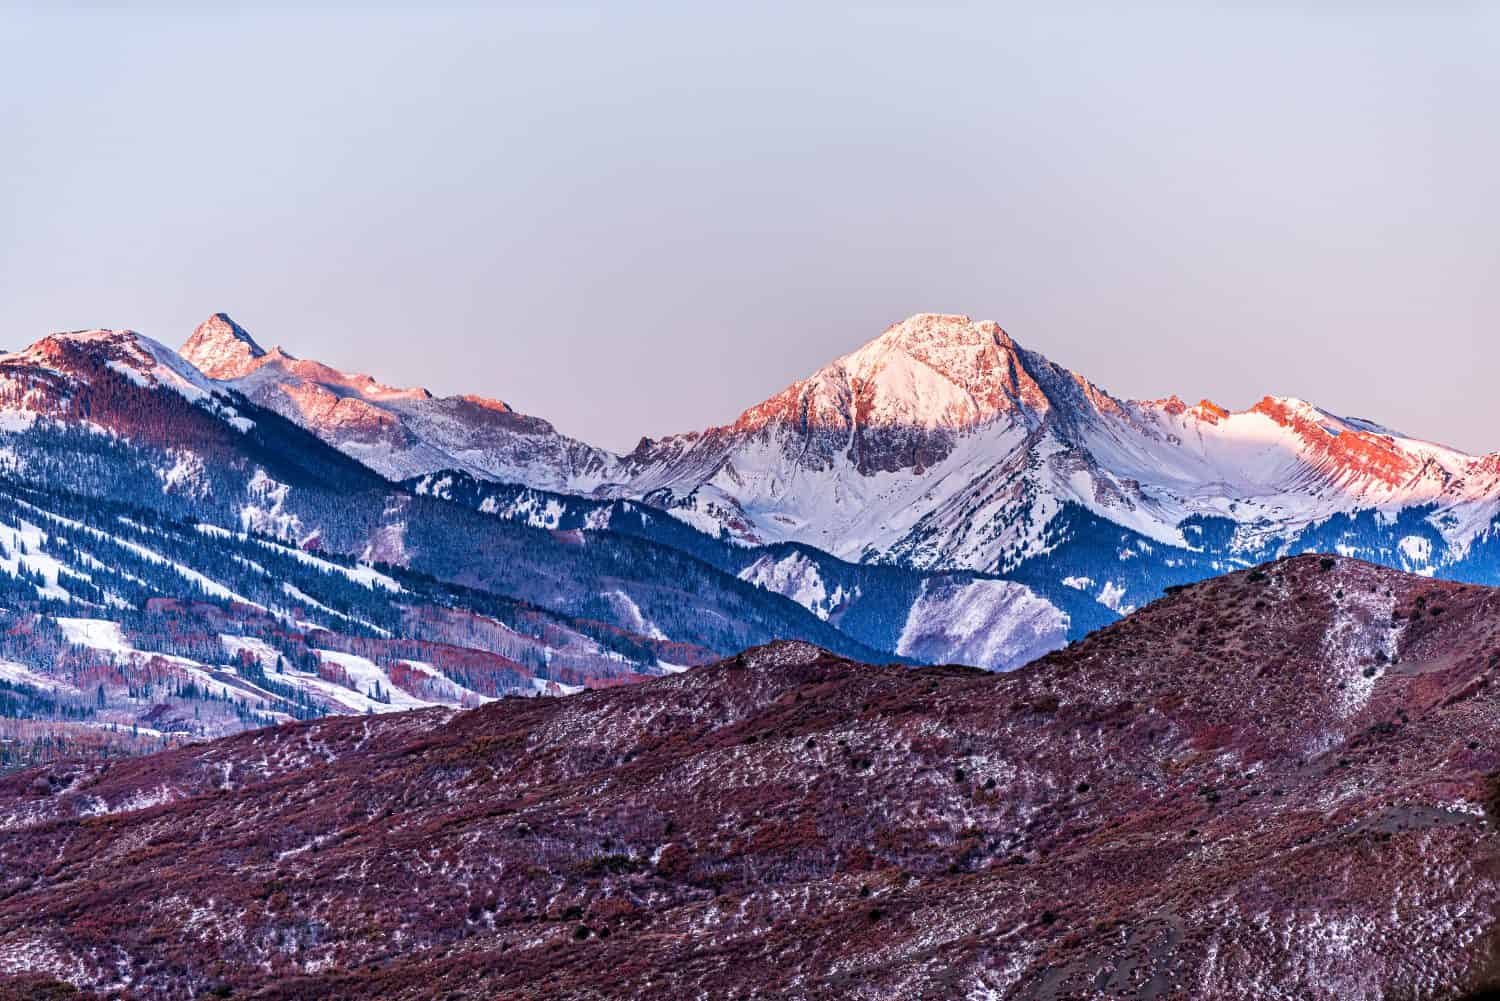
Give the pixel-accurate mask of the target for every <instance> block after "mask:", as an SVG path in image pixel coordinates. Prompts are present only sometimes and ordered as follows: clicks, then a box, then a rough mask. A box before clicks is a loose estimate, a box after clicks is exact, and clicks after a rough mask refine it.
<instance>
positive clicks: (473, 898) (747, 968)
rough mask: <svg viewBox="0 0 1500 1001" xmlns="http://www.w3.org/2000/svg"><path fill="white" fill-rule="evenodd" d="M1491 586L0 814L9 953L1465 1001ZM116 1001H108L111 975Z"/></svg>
mask: <svg viewBox="0 0 1500 1001" xmlns="http://www.w3.org/2000/svg"><path fill="white" fill-rule="evenodd" d="M1497 669H1500V593H1497V592H1495V591H1492V590H1489V589H1486V588H1481V587H1474V586H1468V585H1459V584H1451V583H1443V582H1434V581H1430V580H1426V579H1423V578H1419V577H1413V576H1408V575H1403V574H1400V573H1397V572H1394V571H1390V570H1387V569H1384V568H1380V567H1375V566H1371V565H1368V564H1363V563H1359V562H1356V561H1352V560H1345V559H1340V558H1334V557H1328V558H1320V557H1302V558H1297V559H1292V560H1285V561H1278V562H1275V563H1272V564H1269V565H1265V566H1262V567H1259V568H1256V569H1254V570H1252V571H1247V572H1241V573H1236V574H1232V575H1229V576H1226V577H1223V578H1219V579H1215V580H1212V581H1208V582H1205V583H1203V584H1199V585H1195V586H1192V587H1189V588H1186V589H1183V590H1181V591H1178V592H1176V593H1174V594H1173V595H1170V596H1168V597H1167V598H1165V599H1163V600H1161V601H1159V602H1156V603H1154V604H1152V605H1151V606H1149V607H1147V608H1144V609H1141V610H1140V611H1138V612H1136V613H1134V614H1133V615H1130V616H1129V617H1127V618H1126V619H1125V620H1124V621H1122V622H1120V623H1119V624H1117V625H1114V626H1111V627H1109V628H1107V629H1104V630H1102V631H1101V632H1099V633H1097V634H1096V635H1094V636H1092V637H1090V638H1089V639H1088V640H1087V641H1085V642H1083V643H1080V644H1075V645H1074V646H1072V647H1070V648H1069V649H1068V650H1066V651H1061V652H1058V653H1055V654H1052V655H1049V656H1048V657H1046V658H1043V659H1042V660H1040V661H1038V662H1036V663H1035V664H1033V665H1031V666H1029V667H1027V668H1025V669H1023V670H1021V671H1019V672H1016V673H1013V674H1009V675H986V674H982V673H979V672H974V671H969V670H963V669H938V668H932V669H920V670H910V669H902V668H895V667H873V666H869V665H862V664H855V663H852V662H849V661H846V660H841V659H839V658H836V657H832V656H829V655H827V654H825V653H823V652H822V651H820V650H818V649H817V648H814V647H810V646H805V645H799V644H779V645H774V646H770V647H765V648H761V649H757V650H753V651H749V652H747V653H745V654H743V655H741V656H738V657H734V658H731V659H729V660H727V661H724V662H722V663H720V664H718V665H715V666H710V667H706V668H702V669H698V670H695V671H693V672H690V673H687V674H683V675H678V676H674V677H671V678H666V679H662V680H659V681H654V682H649V683H646V684H644V685H638V686H632V687H630V688H625V689H614V690H610V691H600V692H589V693H585V694H581V695H576V696H570V697H568V698H565V699H560V700H547V701H503V702H500V703H496V704H492V705H487V706H485V707H483V708H481V709H478V710H475V711H472V712H463V713H455V712H453V711H451V710H441V709H434V710H426V711H419V712H416V713H410V714H400V715H394V716H388V717H381V718H378V719H371V720H366V719H345V720H325V721H319V722H315V723H310V724H303V725H295V726H291V727H284V728H280V729H278V730H275V731H268V732H261V733H255V734H246V735H242V736H240V737H236V738H232V739H230V740H226V741H220V742H217V743H214V744H210V745H206V746H203V747H195V748H188V749H183V750H180V751H174V752H170V753H168V754H164V755H159V756H155V757H152V758H146V759H137V760H133V761H129V762H123V763H116V764H113V765H110V766H109V767H107V768H106V767H102V766H99V765H96V764H78V765H70V766H58V767H54V768H52V769H50V770H46V771H41V772H31V773H25V774H21V775H18V776H15V777H13V778H10V779H7V780H5V781H4V783H3V785H0V827H3V829H4V831H5V838H4V839H3V840H0V883H3V885H4V886H5V887H6V893H5V894H4V895H3V897H0V960H3V962H4V965H5V967H6V968H8V969H12V970H16V969H22V968H24V969H26V970H27V971H29V972H31V973H33V974H39V973H48V974H51V975H52V976H57V977H65V978H67V979H69V980H72V981H74V982H77V983H79V984H80V985H83V986H85V987H89V988H92V989H96V990H98V991H100V992H101V993H103V992H107V991H111V990H120V989H122V985H125V984H126V983H127V982H128V989H129V990H130V991H132V992H133V993H134V994H135V995H136V996H139V997H167V996H183V995H188V996H193V995H196V994H198V993H200V992H203V991H219V992H220V993H223V992H225V991H230V992H232V993H234V994H235V995H239V994H242V993H243V994H249V993H255V996H257V997H266V998H292V997H320V998H340V997H347V998H356V997H360V998H363V997H372V996H379V997H386V998H419V997H420V998H426V997H431V996H432V995H433V994H434V993H436V994H438V995H440V996H444V997H449V998H476V999H477V998H492V997H496V996H528V995H529V994H531V993H536V994H538V996H540V994H545V995H546V996H548V997H552V998H595V997H600V996H612V997H618V996H629V997H643V998H681V997H693V996H714V997H723V996H740V995H743V994H756V993H758V994H764V995H767V996H777V997H787V998H850V997H854V998H872V999H873V998H889V997H910V998H943V999H949V998H954V997H960V998H1007V999H1010V998H1016V999H1020V998H1027V999H1033V998H1035V999H1042V998H1046V999H1061V998H1098V999H1103V998H1204V999H1234V998H1244V999H1260V998H1265V997H1267V996H1274V995H1277V994H1286V995H1288V996H1293V995H1294V996H1297V997H1307V998H1314V999H1330V1001H1332V999H1344V998H1349V997H1452V996H1457V995H1459V994H1460V993H1462V992H1464V991H1466V990H1470V989H1476V988H1480V987H1483V986H1487V985H1492V984H1493V983H1494V982H1495V979H1496V976H1497V973H1496V965H1495V958H1494V957H1495V949H1496V946H1497V944H1500V940H1497V939H1496V931H1495V927H1494V915H1495V914H1496V913H1497V907H1500V875H1497V873H1500V865H1497V863H1500V842H1497V840H1496V835H1495V822H1496V819H1497V817H1496V809H1497V807H1496V804H1497V803H1500V794H1497V787H1496V783H1495V780H1494V779H1493V777H1492V776H1493V775H1494V774H1495V772H1496V770H1497V769H1500V746H1497V745H1496V742H1495V739H1494V735H1495V733H1496V732H1497V731H1500V725H1497V724H1500V701H1497V694H1496V693H1497V687H1496V675H1495V672H1496V670H1497ZM127 978H128V980H127Z"/></svg>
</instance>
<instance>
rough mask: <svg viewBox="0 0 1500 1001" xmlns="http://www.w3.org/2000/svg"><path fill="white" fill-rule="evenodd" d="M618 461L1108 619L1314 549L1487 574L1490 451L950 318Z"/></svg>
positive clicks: (670, 497)
mask: <svg viewBox="0 0 1500 1001" xmlns="http://www.w3.org/2000/svg"><path fill="white" fill-rule="evenodd" d="M624 470H625V479H624V482H623V484H622V485H619V486H616V487H613V488H609V489H611V490H613V491H615V492H617V493H619V494H621V495H626V496H636V497H644V498H648V499H650V501H651V502H652V503H653V504H656V505H657V506H659V507H662V508H664V509H666V510H669V511H672V512H673V513H674V514H676V515H677V516H678V517H680V518H681V519H682V520H684V521H686V522H688V523H690V524H694V525H696V526H698V527H700V528H703V529H705V530H708V531H721V532H724V533H728V534H731V535H733V536H734V537H735V538H737V539H739V540H741V541H744V542H747V543H751V544H765V543H772V542H778V541H796V542H802V543H805V544H808V545H812V546H817V547H819V548H822V549H825V550H827V551H829V552H831V553H833V554H835V555H837V556H840V557H842V558H844V559H848V560H854V561H860V562H875V563H893V564H897V565H901V566H907V567H913V568H922V569H949V570H953V569H969V570H982V571H986V572H990V573H996V574H1002V575H1005V576H1008V577H1014V578H1016V579H1019V580H1023V581H1025V582H1026V583H1028V584H1031V585H1032V586H1035V585H1036V582H1037V581H1038V579H1039V578H1045V579H1046V580H1047V581H1048V582H1049V583H1050V584H1053V585H1060V584H1061V582H1062V581H1064V580H1072V581H1073V582H1074V585H1073V587H1074V589H1076V590H1080V591H1084V592H1087V593H1089V594H1090V595H1091V597H1092V598H1093V599H1094V600H1096V601H1097V602H1098V603H1099V604H1100V605H1101V606H1102V607H1104V608H1106V609H1108V610H1109V611H1110V613H1111V614H1112V615H1117V614H1118V613H1119V612H1121V611H1123V610H1125V609H1127V608H1128V607H1131V606H1137V605H1140V604H1142V603H1144V602H1145V601H1148V600H1150V599H1151V598H1152V597H1154V596H1155V595H1156V594H1158V593H1159V592H1160V589H1161V587H1162V586H1166V585H1168V584H1171V583H1176V582H1179V581H1178V580H1177V578H1179V577H1181V576H1183V575H1184V574H1185V573H1186V574H1196V575H1197V576H1198V577H1201V576H1207V575H1209V574H1211V573H1216V572H1222V571H1224V570H1227V569H1232V568H1235V567H1242V566H1248V565H1250V564H1252V563H1255V562H1258V561H1260V560H1263V559H1267V558H1271V557H1274V556H1277V555H1282V554H1287V553H1296V552H1302V551H1305V550H1307V549H1309V548H1312V547H1316V546H1328V547H1329V548H1335V549H1338V551H1340V552H1344V553H1346V554H1347V555H1351V556H1360V557H1362V558H1366V559H1372V560H1378V561H1381V562H1385V563H1388V564H1389V565H1392V566H1395V567H1399V568H1402V569H1409V570H1414V571H1419V572H1428V573H1440V574H1444V575H1448V576H1454V577H1464V578H1465V579H1476V580H1481V581H1495V580H1500V563H1496V562H1495V561H1494V560H1493V559H1487V560H1486V559H1479V558H1477V557H1476V555H1475V554H1476V553H1478V552H1489V551H1490V550H1491V549H1492V548H1493V543H1492V541H1491V540H1493V539H1494V538H1495V536H1496V526H1497V520H1496V519H1497V514H1500V455H1496V454H1490V455H1486V456H1470V455H1466V454H1463V453H1461V452H1458V451H1456V450H1453V449H1449V448H1445V447H1443V446H1440V445H1436V444H1433V443H1430V442H1426V441H1422V440H1419V439H1415V438H1411V437H1407V436H1404V435H1401V434H1398V433H1396V432H1393V431H1391V430H1390V429H1388V428H1385V427H1382V426H1380V425H1378V424H1375V423H1374V422H1371V421H1367V420H1363V419H1357V418H1343V417H1338V416H1336V415H1334V414H1332V413H1330V412H1328V411H1326V410H1323V409H1321V408H1318V407H1316V406H1314V405H1312V404H1309V403H1306V402H1304V401H1301V400H1295V399H1290V398H1278V397H1266V398H1265V399H1263V400H1262V401H1260V402H1259V403H1257V404H1256V405H1255V406H1254V407H1251V408H1250V409H1248V410H1245V411H1242V412H1237V413H1236V412H1230V411H1228V410H1225V409H1223V408H1220V407H1217V406H1215V405H1214V404H1212V403H1209V402H1207V401H1204V402H1202V403H1199V404H1197V405H1196V406H1188V405H1186V404H1184V403H1183V402H1182V401H1180V400H1178V399H1176V398H1170V399H1166V400H1145V401H1137V400H1121V399H1116V398H1115V397H1113V396H1111V395H1109V394H1108V393H1107V392H1105V391H1104V390H1102V389H1100V388H1099V387H1098V386H1097V385H1095V384H1094V383H1092V382H1090V381H1089V380H1088V379H1086V378H1084V377H1083V376H1080V375H1077V374H1075V373H1072V372H1070V371H1068V370H1067V369H1064V368H1062V367H1061V366H1058V365H1056V364H1054V363H1053V362H1051V361H1049V360H1047V359H1046V358H1044V357H1042V356H1041V355H1039V354H1037V353H1035V352H1033V351H1029V350H1027V349H1025V348H1023V347H1021V346H1020V345H1019V344H1018V343H1017V342H1016V341H1015V340H1014V339H1013V338H1011V337H1010V336H1009V335H1008V334H1007V333H1006V332H1005V331H1003V330H1002V329H1000V327H998V326H997V325H995V324H993V323H990V322H975V321H972V320H970V319H969V318H968V317H963V316H952V315H942V314H920V315H917V316H914V317H911V318H909V319H908V320H905V321H903V322H901V323H898V324H895V325H893V326H892V327H891V328H889V329H888V330H887V331H885V333H883V334H882V335H881V336H880V337H878V338H876V339H875V340H873V341H871V342H870V343H868V344H866V345H865V346H863V347H861V348H859V349H858V350H856V351H854V352H852V353H851V354H849V355H846V356H844V357H843V358H840V359H838V360H836V361H834V362H833V363H831V364H830V365H828V366H826V367H825V368H823V369H821V370H819V371H818V372H817V373H814V375H812V376H811V377H809V378H807V379H804V380H802V381H800V382H797V383H794V384H792V385H791V386H789V387H788V388H787V389H786V390H784V391H783V392H782V393H780V394H778V395H777V396H775V397H772V398H771V399H770V400H767V401H765V402H764V403H761V404H758V405H756V406H754V407H751V408H750V409H748V410H746V411H745V412H744V413H743V414H742V415H741V416H740V418H739V419H738V420H737V421H736V422H735V423H733V424H731V425H727V426H724V427H717V428H710V429H708V430H707V431H703V432H693V433H689V434H685V435H678V436H675V437H671V438H667V439H663V440H660V441H651V440H643V441H642V442H641V444H640V445H639V446H638V447H637V449H636V450H635V451H634V452H633V453H631V455H629V456H627V457H626V458H625V463H624ZM1414 516H1415V517H1414ZM1084 523H1087V525H1088V528H1087V530H1086V531H1083V533H1082V537H1083V538H1086V539H1087V540H1088V545H1087V546H1080V545H1077V544H1076V543H1077V542H1078V541H1079V539H1080V534H1079V533H1080V528H1079V526H1080V525H1081V524H1084ZM1206 526H1207V527H1209V528H1211V531H1209V532H1208V533H1207V534H1206V535H1205V534H1204V531H1205V527H1206ZM1106 537H1107V538H1106ZM1068 541H1072V542H1074V543H1075V544H1073V545H1071V546H1063V543H1064V542H1068ZM1060 546H1062V547H1063V550H1066V551H1060V549H1059V547H1060ZM1085 550H1086V551H1085ZM1070 553H1071V554H1073V555H1074V556H1077V557H1079V559H1078V560H1077V561H1076V562H1070V560H1069V559H1068V556H1069V554H1070ZM1111 553H1113V554H1114V556H1113V557H1111V556H1110V555H1109V554H1111ZM1132 560H1133V561H1135V563H1134V566H1131V567H1129V568H1128V569H1126V570H1124V571H1121V570H1120V569H1119V568H1118V567H1111V566H1106V565H1105V564H1106V563H1108V562H1111V561H1113V562H1115V563H1119V564H1124V563H1129V562H1131V561H1132ZM1142 569H1143V570H1144V572H1143V573H1142V572H1138V571H1141V570H1142ZM1084 581H1088V583H1086V584H1085V583H1084ZM1048 597H1049V598H1050V597H1051V595H1050V594H1049V595H1048Z"/></svg>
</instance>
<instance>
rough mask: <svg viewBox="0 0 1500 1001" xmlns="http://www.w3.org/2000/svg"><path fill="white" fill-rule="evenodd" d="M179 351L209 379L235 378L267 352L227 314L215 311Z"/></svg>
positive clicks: (246, 370) (251, 366) (199, 325)
mask: <svg viewBox="0 0 1500 1001" xmlns="http://www.w3.org/2000/svg"><path fill="white" fill-rule="evenodd" d="M181 354H182V357H183V358H186V359H187V360H188V361H189V362H191V363H192V364H193V365H194V366H196V367H197V369H198V370H199V371H200V372H202V373H203V374H204V375H206V376H208V377H209V378H211V379H237V378H239V377H240V376H242V375H244V374H245V373H246V372H248V371H249V370H250V369H251V368H253V367H254V363H255V361H256V359H258V358H264V357H265V355H266V351H265V349H264V348H262V347H261V346H260V345H259V344H257V343H255V338H253V337H251V336H250V331H248V330H246V329H245V328H244V327H242V326H240V325H239V324H238V323H235V322H234V320H232V319H230V316H229V314H228V313H215V314H214V315H213V316H210V317H209V318H208V319H206V320H204V321H203V322H202V323H200V324H198V327H197V329H196V330H194V331H193V335H192V336H191V337H189V338H188V339H187V343H185V344H183V346H182V352H181Z"/></svg>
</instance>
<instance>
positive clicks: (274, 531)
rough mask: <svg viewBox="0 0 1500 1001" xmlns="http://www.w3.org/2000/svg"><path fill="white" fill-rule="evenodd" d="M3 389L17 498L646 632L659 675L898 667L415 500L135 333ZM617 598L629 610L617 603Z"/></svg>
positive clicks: (2, 423) (806, 630) (687, 583)
mask: <svg viewBox="0 0 1500 1001" xmlns="http://www.w3.org/2000/svg"><path fill="white" fill-rule="evenodd" d="M0 387H3V393H4V395H3V396H0V471H3V472H4V473H5V474H7V475H9V476H10V477H11V478H12V479H13V480H14V481H15V482H17V483H25V484H29V485H32V486H35V487H37V488H39V489H44V490H47V491H51V492H54V493H59V494H72V495H76V496H79V497H81V498H86V499H91V500H95V501H108V502H111V503H119V504H124V505H127V506H130V507H131V508H133V509H135V510H137V511H142V512H148V513H154V514H155V515H157V516H159V517H164V518H169V519H177V520H190V521H193V522H201V523H204V524H209V525H213V526H217V527H220V528H224V529H228V530H232V531H236V532H249V533H269V534H270V535H273V536H275V537H277V538H278V539H280V540H282V541H284V542H287V543H290V544H292V545H294V546H295V547H298V548H302V549H307V550H317V551H320V552H323V553H328V554H342V555H343V556H346V557H358V558H362V559H364V560H366V561H380V562H385V563H390V564H393V565H400V566H402V567H405V568H406V569H408V570H410V571H413V572H417V573H421V574H426V575H428V576H430V577H433V578H435V579H438V580H440V581H442V582H444V583H445V584H451V585H455V586H459V587H466V588H472V589H475V590H478V591H483V592H489V593H491V594H495V595H498V596H503V597H506V598H510V599H513V600H518V601H523V602H528V603H530V604H533V605H536V606H538V607H540V608H543V609H548V610H550V611H552V612H554V613H557V614H560V615H563V616H566V617H580V618H587V619H590V620H593V621H595V622H597V623H600V624H601V625H602V626H605V627H608V628H611V629H614V630H617V631H618V632H619V633H620V634H621V635H622V636H626V637H628V636H630V635H633V634H634V633H635V630H636V629H638V628H645V629H646V635H648V636H658V635H660V636H665V637H668V638H669V642H670V645H672V646H673V647H674V648H675V647H682V648H683V649H684V650H685V651H686V652H680V651H675V650H674V652H670V653H669V654H667V655H664V656H663V657H662V658H661V659H662V660H663V661H664V662H665V663H670V664H674V665H682V664H685V663H695V662H699V661H698V660H695V659H694V656H695V655H694V654H693V651H699V652H700V653H701V652H702V651H711V652H713V653H716V654H721V655H722V654H729V653H733V652H735V651H737V650H739V649H742V648H744V647H745V646H748V645H753V644H755V643H761V642H767V641H770V640H773V639H777V638H783V637H787V636H793V637H797V638H800V639H805V640H808V641H812V642H818V643H820V644H821V645H823V646H825V647H828V648H830V649H838V650H844V651H847V652H849V653H850V654H851V655H857V656H863V657H866V658H869V659H882V657H883V655H882V653H881V651H879V650H876V649H874V648H872V647H869V646H867V645H865V644H862V643H859V642H858V641H855V640H852V639H851V638H849V637H847V636H845V635H844V634H842V633H841V632H840V631H839V630H838V629H837V628H836V627H834V626H831V625H829V624H828V623H826V622H824V621H823V620H821V619H819V618H818V617H816V616H815V615H812V614H810V613H808V612H807V611H806V610H805V609H803V608H801V607H800V606H798V605H796V604H795V603H793V602H791V601H789V600H786V599H784V598H781V597H780V596H778V595H773V594H769V593H767V592H765V591H762V590H760V589H757V588H755V587H753V586H752V585H749V584H746V583H745V582H743V581H741V580H739V579H738V578H737V577H736V576H735V575H734V574H732V573H726V572H724V571H721V570H718V569H716V568H714V567H712V566H708V565H705V564H704V563H702V562H701V561H699V560H696V559H693V558H691V557H690V556H688V555H687V554H685V553H682V552H680V551H678V550H676V549H671V548H667V547H662V546H657V545H654V544H652V543H651V542H650V541H649V540H647V539H642V538H633V537H629V536H623V535H617V534H613V533H594V534H591V535H590V537H589V538H588V540H587V544H586V545H581V544H580V541H581V540H580V539H579V538H578V537H577V536H576V535H574V534H570V533H567V532H552V531H546V530H541V529H535V528H531V527H528V526H525V525H520V524H513V523H507V522H503V521H501V520H499V519H495V518H490V517H487V516H485V515H483V514H481V513H479V512H475V511H469V510H466V509H464V508H463V507H461V506H459V505H455V504H451V503H448V502H446V501H442V500H438V499H434V498H432V497H423V496H417V495H414V494H412V493H411V492H409V491H407V490H404V489H402V488H401V487H400V486H398V485H395V484H392V483H390V482H389V481H387V480H385V479H384V478H382V477H381V476H379V475H377V474H376V473H375V472H373V471H372V470H370V469H369V468H367V467H366V466H364V465H362V464H360V463H358V462H357V461H355V460H353V459H351V458H349V457H348V456H346V455H345V454H343V453H342V452H340V451H339V450H337V449H335V448H332V447H330V446H329V445H327V444H326V443H324V442H323V441H322V440H321V439H319V438H318V437H316V436H315V435H313V434H311V433H310V432H308V431H307V430H306V429H304V428H302V427H301V426H299V425H298V424H296V423H294V422H292V421H289V420H287V419H285V418H283V417H282V416H280V415H279V414H277V413H275V412H274V411H271V410H267V409H265V408H263V407H260V406H258V405H257V404H255V403H254V402H253V401H251V400H249V399H248V398H246V397H245V396H244V395H243V394H241V393H240V392H239V391H238V390H236V389H234V388H233V387H232V386H226V385H224V384H222V383H214V382H210V381H209V380H207V379H206V377H204V376H202V375H201V374H199V373H197V371H196V370H195V369H194V368H193V367H192V366H190V365H187V364H186V363H185V362H183V361H182V360H181V359H179V358H177V357H176V356H174V355H173V354H172V353H171V352H170V351H168V350H167V349H165V348H162V347H160V345H157V344H155V342H151V341H149V340H147V339H146V338H143V337H141V336H140V335H137V334H133V333H131V332H128V331H117V332H86V333H83V334H64V335H54V336H52V337H49V338H47V339H45V340H43V341H41V342H38V344H37V345H34V346H33V347H32V348H30V349H27V350H26V351H23V352H18V353H16V354H13V355H7V356H4V357H3V358H0ZM601 584H608V589H610V590H616V591H621V592H623V593H624V595H625V596H626V597H627V598H628V599H629V602H628V603H624V602H619V601H615V602H608V601H603V600H602V599H601V598H600V594H601V587H600V585H601ZM689 609H691V611H689ZM644 623H649V627H648V626H646V625H644ZM699 659H700V660H701V657H700V658H699Z"/></svg>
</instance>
